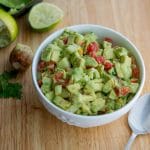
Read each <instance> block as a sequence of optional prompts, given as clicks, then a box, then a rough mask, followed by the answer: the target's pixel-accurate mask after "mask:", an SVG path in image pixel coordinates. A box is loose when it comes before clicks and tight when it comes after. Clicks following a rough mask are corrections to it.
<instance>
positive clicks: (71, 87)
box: [67, 83, 81, 94]
mask: <svg viewBox="0 0 150 150" xmlns="http://www.w3.org/2000/svg"><path fill="white" fill-rule="evenodd" d="M67 89H68V91H69V92H70V93H72V94H76V93H78V92H79V90H80V89H81V86H80V84H79V83H74V84H70V85H68V86H67Z"/></svg>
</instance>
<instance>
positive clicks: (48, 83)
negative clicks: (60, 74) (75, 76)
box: [42, 76, 52, 86]
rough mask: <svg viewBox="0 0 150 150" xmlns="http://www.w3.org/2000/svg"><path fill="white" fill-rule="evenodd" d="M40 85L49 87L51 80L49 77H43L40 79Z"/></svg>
mask: <svg viewBox="0 0 150 150" xmlns="http://www.w3.org/2000/svg"><path fill="white" fill-rule="evenodd" d="M42 83H43V84H47V85H50V86H51V84H52V79H51V78H49V77H46V76H44V77H43V78H42Z"/></svg>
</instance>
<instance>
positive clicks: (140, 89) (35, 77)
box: [32, 24, 145, 119]
mask: <svg viewBox="0 0 150 150" xmlns="http://www.w3.org/2000/svg"><path fill="white" fill-rule="evenodd" d="M78 26H80V27H83V26H84V27H89V26H90V27H97V28H101V29H105V30H109V31H111V32H114V33H115V34H117V35H119V36H121V37H122V38H123V39H124V40H125V41H126V42H128V43H129V44H130V45H131V46H132V47H133V48H134V49H135V50H136V52H137V54H138V57H139V58H140V61H141V66H142V67H141V69H142V70H141V72H142V74H141V83H140V87H139V89H138V91H137V93H136V94H135V96H134V97H133V98H132V100H131V101H130V102H128V103H127V104H126V105H125V106H123V107H122V108H120V109H118V110H115V111H114V112H111V113H107V114H100V115H97V116H84V115H78V114H74V113H71V112H67V111H65V110H63V109H61V108H59V107H58V106H56V105H55V104H53V103H52V102H50V101H49V100H48V99H47V98H46V97H45V96H44V94H43V93H42V91H41V89H40V87H39V86H38V83H37V59H38V60H39V56H40V55H41V52H42V50H43V49H41V48H42V47H43V46H44V45H45V44H46V43H47V40H48V39H49V38H50V37H51V36H54V37H55V35H56V34H57V33H58V32H62V31H64V29H66V28H67V29H69V28H70V29H72V30H73V28H75V27H78ZM32 79H33V83H34V86H35V88H36V90H37V92H38V93H39V94H40V96H41V97H42V98H43V99H44V100H45V101H46V103H48V104H49V105H51V106H52V107H54V108H55V109H57V110H58V111H60V112H61V113H65V114H68V115H71V116H74V117H78V118H80V119H86V118H87V119H93V118H95V119H96V118H97V119H98V118H101V117H105V116H106V117H107V116H110V115H113V114H114V115H115V114H116V113H118V112H119V111H121V110H122V109H124V108H125V107H127V106H128V105H129V104H130V103H132V102H133V101H135V100H136V99H137V98H138V97H139V96H140V93H141V91H142V88H143V86H144V82H145V66H144V61H143V59H142V56H141V54H140V52H139V50H138V49H137V48H136V46H135V45H134V44H133V43H132V42H130V41H129V39H128V38H126V37H125V36H124V35H122V34H121V33H119V32H117V31H115V30H113V29H110V28H108V27H104V26H101V25H94V24H80V25H74V26H68V27H65V28H63V29H60V30H58V31H56V32H54V33H52V34H51V35H49V36H48V37H47V38H46V39H45V40H44V41H43V42H42V43H41V44H40V46H39V47H38V49H37V50H36V53H35V55H34V58H33V62H32Z"/></svg>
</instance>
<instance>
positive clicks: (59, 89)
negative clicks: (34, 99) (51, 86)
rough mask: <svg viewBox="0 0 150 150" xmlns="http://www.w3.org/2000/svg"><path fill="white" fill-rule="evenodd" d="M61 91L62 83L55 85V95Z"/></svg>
mask: <svg viewBox="0 0 150 150" xmlns="http://www.w3.org/2000/svg"><path fill="white" fill-rule="evenodd" d="M61 93H62V85H56V86H55V95H60V94H61Z"/></svg>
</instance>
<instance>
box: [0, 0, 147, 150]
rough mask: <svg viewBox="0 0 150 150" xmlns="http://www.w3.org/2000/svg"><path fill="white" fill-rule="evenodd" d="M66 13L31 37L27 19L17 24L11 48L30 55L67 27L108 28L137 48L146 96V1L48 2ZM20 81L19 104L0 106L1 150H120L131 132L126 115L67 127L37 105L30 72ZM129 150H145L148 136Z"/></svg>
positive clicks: (0, 61) (3, 60) (4, 62)
mask: <svg viewBox="0 0 150 150" xmlns="http://www.w3.org/2000/svg"><path fill="white" fill-rule="evenodd" d="M49 2H51V3H54V4H56V5H57V6H59V7H60V8H62V9H63V10H64V12H65V17H64V20H63V21H62V22H61V23H60V24H59V25H58V26H57V27H56V28H55V29H54V30H53V31H49V32H46V33H35V32H33V31H31V29H30V28H29V26H28V24H27V21H26V16H24V17H21V18H19V19H17V22H18V25H19V28H20V33H19V36H18V39H17V40H16V42H21V43H24V44H27V45H30V46H31V47H32V49H33V50H34V51H36V48H37V47H38V45H39V44H40V43H41V42H42V41H43V40H44V39H45V38H46V37H47V36H48V35H49V34H51V33H52V32H54V31H56V30H58V29H60V28H62V27H65V26H69V25H74V24H81V23H92V24H100V25H104V26H107V27H111V28H113V29H115V30H117V31H119V32H121V33H123V34H124V35H125V36H127V37H128V38H129V39H130V40H131V41H132V42H133V43H135V45H136V46H137V47H138V48H139V50H140V52H141V54H142V56H143V58H144V61H145V65H146V75H147V76H146V83H145V87H144V89H143V93H142V94H144V93H146V92H149V91H150V76H149V74H150V42H149V40H150V9H149V8H150V0H132V1H131V0H49ZM14 45H15V42H14V43H13V44H11V46H9V47H7V48H5V49H2V50H1V51H0V71H4V69H7V68H8V67H9V62H8V58H9V53H10V52H11V50H12V48H13V47H14ZM18 80H20V81H21V82H22V84H23V86H24V88H23V98H22V100H21V101H16V100H13V99H9V100H3V99H1V100H0V150H83V149H86V150H123V148H124V146H125V144H126V142H127V140H128V138H129V136H130V134H131V130H130V129H129V127H128V124H127V115H125V116H123V117H122V118H120V119H119V120H117V121H114V122H113V123H111V124H108V125H105V126H101V127H96V128H90V129H82V128H77V127H73V126H69V125H67V124H65V123H63V122H61V121H59V120H58V119H56V118H55V117H54V116H52V115H51V114H49V113H48V112H47V111H46V109H45V108H44V107H43V105H42V104H40V102H39V100H38V97H37V95H36V93H35V90H34V88H33V85H32V79H31V69H29V70H28V71H27V72H26V73H25V74H24V75H23V76H22V77H20V78H19V79H18ZM132 149H133V150H150V135H144V136H139V137H138V138H137V139H136V141H135V142H134V144H133V147H132Z"/></svg>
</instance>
